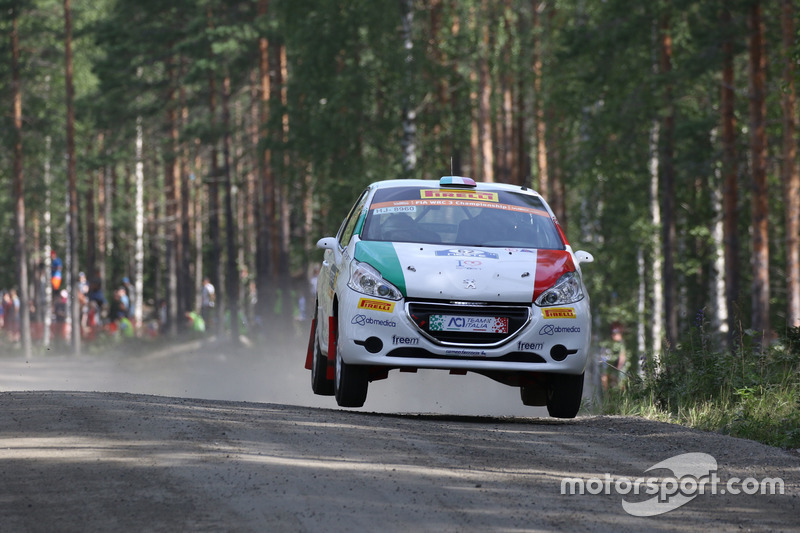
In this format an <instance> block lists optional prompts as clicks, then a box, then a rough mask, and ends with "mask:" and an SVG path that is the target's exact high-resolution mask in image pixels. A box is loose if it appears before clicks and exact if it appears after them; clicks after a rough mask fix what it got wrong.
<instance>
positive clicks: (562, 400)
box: [547, 374, 583, 418]
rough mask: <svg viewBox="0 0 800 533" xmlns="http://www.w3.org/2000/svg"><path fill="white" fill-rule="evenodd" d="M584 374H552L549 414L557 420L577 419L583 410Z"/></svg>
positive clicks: (548, 403)
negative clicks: (581, 409) (579, 412)
mask: <svg viewBox="0 0 800 533" xmlns="http://www.w3.org/2000/svg"><path fill="white" fill-rule="evenodd" d="M582 396H583V374H577V375H574V374H551V375H550V380H549V383H548V386H547V412H548V413H549V414H550V416H552V417H555V418H575V416H576V415H577V414H578V411H579V410H580V408H581V398H582Z"/></svg>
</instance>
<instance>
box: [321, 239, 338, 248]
mask: <svg viewBox="0 0 800 533" xmlns="http://www.w3.org/2000/svg"><path fill="white" fill-rule="evenodd" d="M338 247H339V244H338V241H337V240H336V237H323V238H321V239H320V240H318V241H317V248H322V249H323V250H336V249H337V248H338Z"/></svg>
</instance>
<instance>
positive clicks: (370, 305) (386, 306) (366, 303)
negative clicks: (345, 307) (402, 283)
mask: <svg viewBox="0 0 800 533" xmlns="http://www.w3.org/2000/svg"><path fill="white" fill-rule="evenodd" d="M358 308H359V309H367V310H369V311H383V312H384V313H391V312H392V311H394V302H383V301H381V300H371V299H369V298H361V299H360V300H358Z"/></svg>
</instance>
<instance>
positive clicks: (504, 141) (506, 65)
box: [498, 0, 516, 183]
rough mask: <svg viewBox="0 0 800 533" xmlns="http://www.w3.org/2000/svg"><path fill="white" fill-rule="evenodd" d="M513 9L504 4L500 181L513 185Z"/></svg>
mask: <svg viewBox="0 0 800 533" xmlns="http://www.w3.org/2000/svg"><path fill="white" fill-rule="evenodd" d="M512 16H513V8H512V6H511V0H505V1H504V4H503V25H504V27H505V31H506V42H505V44H504V45H503V61H502V69H503V73H502V74H501V75H500V80H501V82H500V83H501V89H502V93H503V100H502V102H503V116H502V123H501V127H500V142H499V143H498V144H499V149H500V154H499V156H500V169H499V170H500V181H501V182H503V183H512V181H513V179H512V174H511V170H512V168H513V167H514V155H515V154H516V151H515V150H514V79H513V73H512V66H511V56H512V54H511V47H512V39H511V33H512V30H511V17H512Z"/></svg>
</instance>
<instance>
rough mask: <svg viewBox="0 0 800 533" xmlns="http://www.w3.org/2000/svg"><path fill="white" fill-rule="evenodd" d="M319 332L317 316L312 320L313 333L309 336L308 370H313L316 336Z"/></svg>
mask: <svg viewBox="0 0 800 533" xmlns="http://www.w3.org/2000/svg"><path fill="white" fill-rule="evenodd" d="M316 334H317V317H314V319H313V320H311V335H309V337H308V351H307V352H306V370H311V365H312V361H313V359H314V336H315V335H316Z"/></svg>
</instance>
